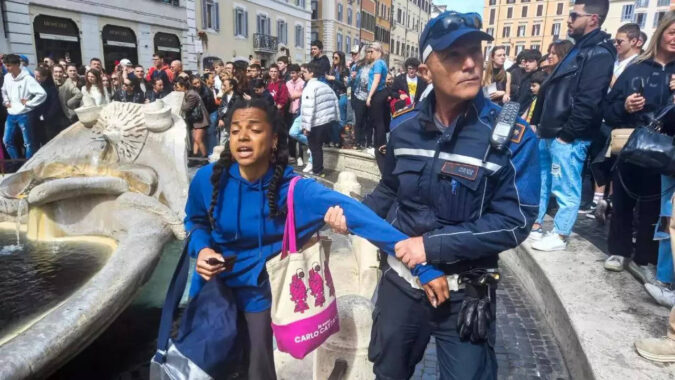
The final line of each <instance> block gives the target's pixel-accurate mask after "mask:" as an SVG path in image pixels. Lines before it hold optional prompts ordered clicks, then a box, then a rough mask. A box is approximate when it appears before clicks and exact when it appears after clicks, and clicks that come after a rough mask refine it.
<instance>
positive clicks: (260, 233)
mask: <svg viewBox="0 0 675 380" xmlns="http://www.w3.org/2000/svg"><path fill="white" fill-rule="evenodd" d="M258 190H259V191H260V220H259V222H258V258H262V236H263V229H264V228H265V225H264V223H263V218H264V210H265V192H264V191H263V186H262V181H260V182H258Z"/></svg>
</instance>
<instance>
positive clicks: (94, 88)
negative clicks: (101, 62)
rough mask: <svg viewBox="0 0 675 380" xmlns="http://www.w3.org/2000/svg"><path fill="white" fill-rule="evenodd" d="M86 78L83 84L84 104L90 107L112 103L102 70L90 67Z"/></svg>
mask: <svg viewBox="0 0 675 380" xmlns="http://www.w3.org/2000/svg"><path fill="white" fill-rule="evenodd" d="M85 78H86V84H85V85H84V86H82V105H83V106H84V107H90V106H102V105H106V104H108V103H110V94H109V93H108V90H107V89H106V88H105V87H103V80H102V77H101V72H100V71H99V70H97V69H89V71H87V74H86V76H85Z"/></svg>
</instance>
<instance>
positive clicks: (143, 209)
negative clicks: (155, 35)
mask: <svg viewBox="0 0 675 380" xmlns="http://www.w3.org/2000/svg"><path fill="white" fill-rule="evenodd" d="M182 100H183V94H181V93H177V92H173V93H171V94H170V95H168V96H167V97H166V98H164V99H162V100H158V101H156V102H154V103H150V104H145V105H140V104H132V103H118V102H113V103H111V104H109V105H106V106H104V107H85V108H80V109H78V110H76V112H77V113H78V116H79V120H80V121H79V122H77V123H75V124H73V125H72V126H70V127H69V128H67V129H66V130H64V131H63V132H61V133H60V134H59V135H58V136H57V137H55V138H54V139H53V140H52V141H50V142H49V143H48V144H47V145H46V146H44V147H42V148H41V149H40V150H39V151H38V152H37V154H36V155H35V156H34V157H33V158H31V159H30V160H29V161H28V162H26V164H25V165H23V167H21V169H20V170H19V171H18V172H17V173H15V174H12V175H9V176H7V177H5V178H4V179H3V180H2V182H0V222H2V223H0V225H1V226H4V227H5V228H12V229H13V228H16V226H17V224H19V227H20V229H22V230H24V231H25V232H26V236H27V237H28V239H31V240H35V241H52V240H58V239H63V238H71V239H72V238H73V237H80V238H82V239H87V238H88V237H92V236H95V237H107V238H109V240H110V239H111V241H113V242H114V243H113V247H112V248H113V253H112V254H111V255H110V258H109V259H108V261H107V262H106V263H105V264H104V265H103V267H102V268H101V269H100V270H99V271H98V272H96V273H95V274H94V275H93V276H92V277H91V278H90V279H89V280H88V281H87V282H86V283H85V284H84V285H83V286H81V287H80V288H79V289H77V290H76V291H75V292H74V293H73V294H72V295H70V296H69V297H68V298H67V299H65V300H63V301H62V302H60V303H59V304H58V305H57V306H55V307H53V308H51V309H50V310H49V311H47V312H46V313H44V314H43V315H40V316H39V317H38V318H35V319H34V320H32V321H30V322H29V323H26V324H25V325H23V326H22V327H21V328H19V329H17V331H14V332H13V333H12V334H10V336H8V337H4V338H0V339H2V340H0V378H2V379H23V378H42V377H45V376H47V375H49V374H50V373H51V372H53V371H54V370H56V369H57V368H58V367H59V366H60V365H61V364H63V363H64V362H66V361H67V360H69V359H70V358H71V357H73V356H74V355H76V354H77V353H78V352H79V351H80V350H82V349H83V348H84V347H86V346H87V344H89V343H90V342H91V341H92V340H94V339H95V338H96V337H97V336H98V335H99V334H100V333H102V332H103V331H104V330H105V328H106V327H107V326H108V325H109V324H110V323H111V322H112V321H113V320H114V319H115V318H116V317H117V316H118V315H119V313H121V312H122V311H123V310H124V308H125V307H126V305H128V303H129V302H130V301H131V300H132V299H133V297H134V295H135V293H136V291H137V290H138V289H139V288H140V286H141V285H143V283H145V282H146V281H147V279H148V278H149V277H150V275H151V274H152V272H153V269H154V267H155V265H156V264H157V262H158V260H159V256H160V253H161V251H162V247H163V246H164V244H165V243H167V242H168V241H169V240H171V239H172V238H178V239H183V238H184V235H185V232H184V229H183V223H182V220H183V217H184V210H183V209H184V205H185V200H186V198H187V191H188V183H189V182H188V181H189V180H188V173H187V157H186V153H185V152H186V141H187V140H186V139H187V128H186V125H185V122H184V121H183V120H182V118H181V117H180V116H179V113H180V105H181V103H182ZM25 209H28V212H24V210H25Z"/></svg>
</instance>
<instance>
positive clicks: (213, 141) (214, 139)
mask: <svg viewBox="0 0 675 380" xmlns="http://www.w3.org/2000/svg"><path fill="white" fill-rule="evenodd" d="M219 143H220V136H218V111H213V112H211V114H209V126H208V129H207V130H206V154H208V155H210V154H211V153H213V148H215V146H216V145H218V144H219Z"/></svg>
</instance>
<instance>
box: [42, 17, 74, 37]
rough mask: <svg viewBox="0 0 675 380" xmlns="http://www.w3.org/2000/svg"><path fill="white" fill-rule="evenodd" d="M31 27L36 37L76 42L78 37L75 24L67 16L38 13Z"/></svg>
mask: <svg viewBox="0 0 675 380" xmlns="http://www.w3.org/2000/svg"><path fill="white" fill-rule="evenodd" d="M33 27H34V30H35V32H36V34H37V35H38V37H39V38H41V39H44V40H56V41H69V42H78V41H79V38H80V32H79V30H78V29H77V25H76V24H75V22H74V21H73V20H71V19H68V18H61V17H52V16H45V15H38V16H37V17H35V20H34V21H33Z"/></svg>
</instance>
